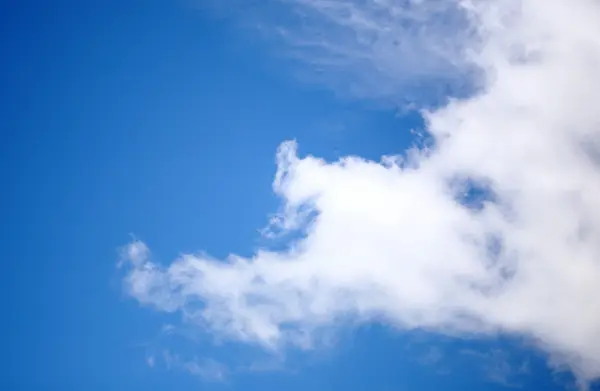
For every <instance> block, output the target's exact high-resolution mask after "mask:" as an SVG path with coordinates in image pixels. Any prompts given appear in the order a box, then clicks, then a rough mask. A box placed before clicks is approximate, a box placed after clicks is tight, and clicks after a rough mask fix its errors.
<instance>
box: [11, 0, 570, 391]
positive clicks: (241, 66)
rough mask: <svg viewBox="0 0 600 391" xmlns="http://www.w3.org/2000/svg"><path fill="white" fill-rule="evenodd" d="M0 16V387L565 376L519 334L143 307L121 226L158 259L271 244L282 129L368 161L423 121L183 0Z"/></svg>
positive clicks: (33, 8) (354, 388) (314, 150)
mask: <svg viewBox="0 0 600 391" xmlns="http://www.w3.org/2000/svg"><path fill="white" fill-rule="evenodd" d="M0 15H1V16H0V18H1V21H0V26H2V27H1V29H2V33H1V34H0V42H1V43H0V45H1V46H0V47H1V49H2V53H3V61H2V62H1V63H0V68H1V69H0V83H1V86H2V88H1V90H2V93H1V94H0V99H1V104H0V107H1V110H2V114H1V115H0V129H1V132H2V140H3V142H2V143H1V148H2V152H1V153H0V156H1V157H0V159H1V164H0V172H1V178H2V187H3V189H4V191H3V192H2V208H1V211H2V238H3V240H2V246H1V248H0V251H1V252H0V256H1V259H2V267H3V269H4V271H3V276H4V277H5V278H4V280H5V282H4V283H3V284H2V290H3V294H2V298H3V301H4V303H3V307H4V309H5V310H4V313H5V316H6V318H5V320H4V321H3V322H2V326H1V330H2V332H1V333H0V335H1V338H2V346H3V347H4V349H3V351H4V361H3V363H2V365H1V367H0V368H1V369H0V388H2V389H6V390H37V389H62V390H81V389H87V390H106V389H112V390H115V391H118V390H137V389H144V390H182V391H183V390H197V389H204V390H248V389H261V390H280V389H288V390H305V389H315V390H341V389H344V390H348V391H360V390H381V391H402V390H417V389H418V390H438V389H444V390H465V389H468V390H482V391H493V390H502V389H509V388H512V387H520V388H521V389H523V390H540V389H546V390H562V389H565V387H566V384H568V383H569V382H570V377H569V375H565V374H560V373H557V372H556V371H555V370H554V369H549V368H548V366H547V364H546V363H547V361H546V357H545V355H544V353H541V352H539V351H538V350H534V349H525V348H523V343H522V341H521V340H520V339H519V338H514V339H513V338H509V337H506V338H504V337H503V338H495V337H488V338H486V339H483V340H482V339H468V338H467V339H465V338H463V337H460V338H450V337H443V336H440V335H438V334H436V333H428V332H424V331H419V332H416V331H413V332H402V331H399V330H397V329H396V328H394V327H391V326H389V327H388V325H386V324H377V323H366V324H360V325H355V326H350V325H348V326H344V327H342V326H339V329H336V330H335V332H334V333H333V334H334V335H335V336H336V338H335V341H334V342H333V343H331V344H328V345H327V346H320V347H317V348H315V349H312V350H309V351H301V350H298V349H294V348H289V349H288V348H286V349H284V351H283V352H279V353H278V355H275V356H273V355H270V354H268V353H265V352H264V351H263V350H262V349H261V348H259V347H256V346H253V345H250V346H248V345H246V344H243V343H240V342H236V341H224V342H219V340H218V339H217V340H214V339H213V337H212V336H211V335H210V333H207V332H205V331H203V330H202V329H198V328H196V327H194V326H192V325H189V324H186V322H184V321H182V320H181V315H180V314H179V313H175V314H173V313H170V314H165V313H161V312H157V311H153V310H152V309H149V308H147V307H144V306H140V305H139V304H138V303H137V302H136V301H135V300H133V299H132V298H130V297H128V295H127V294H126V293H124V291H123V288H122V285H123V284H122V271H121V270H118V269H117V266H116V265H117V261H118V251H117V250H118V248H119V246H121V245H123V244H125V243H127V242H128V241H130V240H131V239H132V235H134V237H135V238H139V239H141V240H143V241H144V242H146V243H150V244H151V247H152V251H153V254H157V255H156V257H157V259H158V261H159V262H164V263H168V261H169V260H171V259H173V258H175V257H177V256H178V255H179V254H181V253H191V252H196V251H205V252H208V253H210V255H211V256H213V257H216V258H223V257H225V256H227V255H228V254H230V253H236V254H241V255H243V256H250V255H251V254H252V253H253V252H254V251H255V250H256V249H257V248H259V247H264V246H266V245H267V243H268V240H267V239H265V238H264V237H261V235H260V233H259V230H260V229H261V228H264V227H265V226H266V225H267V223H268V217H269V214H270V213H273V212H275V211H276V210H277V208H278V205H279V200H278V198H277V197H276V195H274V194H273V192H272V188H271V185H272V180H273V176H274V174H275V171H276V166H275V152H276V150H277V148H278V146H279V144H280V143H281V142H282V141H284V140H289V139H295V140H297V141H298V143H299V154H300V155H306V154H311V155H315V156H320V157H323V158H325V159H326V160H328V161H333V160H335V159H337V158H338V157H340V156H346V155H358V156H361V157H363V158H367V159H375V160H376V159H378V158H379V157H380V156H381V155H389V154H397V153H401V152H402V151H404V150H405V149H406V148H408V147H410V146H411V145H412V143H414V142H415V140H414V139H413V136H412V135H411V133H410V132H409V131H410V130H411V129H413V128H418V127H420V126H422V123H421V119H420V118H419V116H418V115H417V114H411V113H409V114H398V112H397V110H394V109H390V108H389V107H390V105H387V106H386V105H380V104H378V103H374V102H369V101H368V99H352V98H349V97H344V96H340V93H336V91H333V90H332V89H331V88H329V86H327V85H323V84H319V83H308V82H306V81H303V79H302V78H299V77H297V68H296V65H294V64H292V63H291V62H290V61H287V60H285V59H282V58H281V56H280V55H279V54H280V53H279V52H278V51H279V50H280V47H278V46H277V45H274V44H273V43H272V42H271V43H269V42H268V41H267V40H264V39H261V36H260V34H252V33H251V32H248V31H246V30H243V29H241V28H240V27H239V25H236V23H235V20H232V19H234V18H233V17H232V18H228V17H223V16H220V17H218V16H216V15H215V14H214V13H212V12H210V11H208V10H206V9H203V8H202V7H196V6H193V5H192V4H188V3H186V2H177V1H161V0H144V1H139V0H126V1H105V2H77V1H55V2H52V3H45V2H31V1H5V2H2V5H1V11H0ZM342 95H343V94H342ZM434 99H435V97H432V100H434ZM166 325H169V326H166ZM165 327H166V329H165ZM525 346H527V344H526V343H525ZM191 363H196V364H197V366H195V367H194V366H192V365H189V364H191ZM261 366H264V367H265V368H261ZM194 368H196V370H194ZM215 371H216V372H218V373H222V374H223V376H222V377H221V375H218V374H215ZM216 378H217V379H216Z"/></svg>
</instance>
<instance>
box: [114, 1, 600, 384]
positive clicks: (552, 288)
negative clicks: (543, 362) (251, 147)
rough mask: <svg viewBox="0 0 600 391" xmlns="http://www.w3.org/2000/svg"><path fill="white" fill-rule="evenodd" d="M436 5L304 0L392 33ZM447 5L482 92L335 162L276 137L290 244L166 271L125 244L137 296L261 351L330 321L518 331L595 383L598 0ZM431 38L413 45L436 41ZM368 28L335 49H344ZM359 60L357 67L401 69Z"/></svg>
mask: <svg viewBox="0 0 600 391" xmlns="http://www.w3.org/2000/svg"><path fill="white" fill-rule="evenodd" d="M441 3H442V2H438V1H434V0H430V1H426V0H408V1H406V0H403V1H395V0H366V1H363V0H361V1H352V2H347V1H342V0H339V1H337V0H298V1H297V2H296V4H297V5H299V6H301V7H304V8H307V9H311V10H312V11H314V12H313V13H317V14H318V13H322V12H321V11H323V10H327V11H328V12H329V13H330V14H331V15H335V18H333V17H331V18H329V22H330V23H334V24H337V25H339V26H341V28H344V29H350V30H355V31H357V32H359V33H360V32H362V31H366V30H365V29H375V30H377V31H384V30H385V28H384V27H385V26H386V23H389V21H390V17H391V16H390V15H392V16H393V15H402V18H405V19H406V20H408V21H411V22H413V23H420V22H422V21H432V22H435V21H436V20H438V19H437V17H435V15H437V14H436V12H438V11H439V8H438V4H441ZM445 3H451V4H452V6H453V7H454V8H453V10H452V12H453V13H455V12H459V13H461V15H462V19H461V20H463V21H464V23H466V24H467V27H468V31H469V32H470V33H469V34H462V33H461V34H455V35H451V34H447V35H446V36H447V39H446V40H443V39H440V41H439V42H438V44H439V48H441V49H440V50H438V49H436V55H440V56H442V55H443V56H446V55H448V56H449V57H447V59H448V63H452V64H454V65H456V64H459V65H458V66H460V67H464V68H463V69H476V70H477V72H471V71H469V72H467V73H468V74H470V75H472V76H473V77H477V83H478V84H477V85H478V86H479V88H477V89H476V91H475V92H473V93H472V94H471V95H470V96H469V97H468V98H461V99H454V100H451V101H450V102H449V103H448V104H447V105H445V106H443V107H440V108H437V109H435V110H430V111H427V112H423V115H424V117H425V119H426V123H427V131H428V132H429V133H430V134H431V136H432V138H433V140H434V147H432V148H430V149H427V150H419V149H415V150H413V151H411V152H410V153H406V154H403V155H402V156H398V157H391V158H390V157H386V158H385V159H382V161H380V162H376V161H369V160H365V159H362V158H360V157H345V158H342V159H340V160H339V161H337V162H333V163H330V162H326V161H324V160H322V159H319V158H317V157H313V156H307V157H299V156H298V155H297V154H296V145H295V143H294V142H285V143H283V144H282V145H281V147H280V149H279V152H278V153H277V166H278V171H277V175H276V178H275V181H274V191H275V192H276V193H277V194H278V195H279V196H280V197H281V199H282V207H281V211H280V214H279V216H278V219H277V220H276V221H275V223H274V224H277V225H278V227H279V229H284V230H295V232H297V233H298V234H297V235H295V237H297V238H298V239H295V240H294V242H293V243H291V244H290V246H289V248H287V249H285V250H281V251H268V250H264V251H259V252H257V253H256V254H255V255H254V256H253V257H251V258H243V257H237V256H231V257H230V258H228V259H226V260H214V259H209V258H207V257H204V256H194V255H186V256H182V257H180V258H179V259H176V260H175V261H173V262H172V263H171V264H170V265H169V266H168V267H164V266H160V265H158V264H156V263H154V262H153V261H152V257H151V256H150V252H149V250H148V248H147V247H146V245H145V244H144V243H142V242H140V241H134V242H133V243H130V244H129V246H127V247H126V249H125V251H124V253H125V263H126V264H127V275H126V277H125V283H126V289H127V291H128V292H129V294H130V295H131V296H133V297H134V298H136V299H137V300H138V301H139V302H140V303H142V304H145V305H150V306H154V307H155V308H157V309H159V310H163V311H168V312H174V311H181V312H183V313H184V314H185V316H186V318H187V319H188V320H189V321H191V322H196V323H198V324H199V325H201V326H202V327H205V328H207V329H209V330H211V331H214V332H216V333H219V334H220V335H221V336H225V337H228V338H231V339H234V340H238V341H245V342H250V343H258V344H260V345H263V346H265V347H266V348H274V349H276V348H278V347H281V346H285V345H289V344H292V345H293V344H298V345H300V346H306V344H310V343H311V342H314V341H315V339H314V338H315V337H316V336H317V335H319V332H320V331H321V330H324V329H326V328H327V327H328V326H331V325H333V324H334V323H336V322H338V321H339V320H340V319H352V320H353V321H359V322H362V321H364V322H367V321H374V320H376V321H381V322H387V323H389V324H393V325H395V326H397V327H398V328H399V329H412V328H422V329H427V330H431V331H434V332H439V333H444V334H448V333H451V334H452V335H457V336H460V335H461V334H463V333H464V334H466V333H468V334H470V335H472V334H473V333H475V334H481V335H490V334H494V333H508V334H512V335H517V336H523V337H526V338H528V339H530V340H531V341H533V342H534V343H535V344H536V345H537V346H538V347H539V348H540V349H542V350H544V351H545V352H546V353H548V354H549V355H550V356H551V357H552V359H553V362H556V363H559V364H562V365H568V367H569V368H571V369H572V370H573V371H574V372H575V373H576V375H577V376H579V378H580V379H584V380H590V379H593V378H596V377H598V376H600V110H599V109H598V102H600V72H599V71H598V70H599V69H600V23H598V21H600V3H599V2H598V1H596V0H573V1H564V0H521V1H519V0H487V1H478V0H472V1H467V0H465V1H460V2H458V1H456V2H451V1H447V2H445ZM348 4H351V5H348ZM336 10H342V11H343V12H337V11H336ZM333 11H336V13H335V14H333V13H332V12H333ZM444 12H446V11H444ZM307 14H308V15H312V14H311V13H310V12H309V13H307ZM315 17H317V16H315ZM321 17H323V16H322V15H321ZM436 23H439V21H438V22H436ZM461 23H462V22H461ZM438 25H439V24H438ZM381 26H383V27H381ZM426 27H427V26H426V25H423V26H421V27H420V31H422V32H423V33H422V34H425V35H426V34H427V28H426ZM465 28H466V27H465ZM385 31H387V30H385ZM433 31H434V33H433V34H432V35H429V36H427V38H423V39H424V41H422V42H427V41H428V40H429V38H432V37H433V38H442V35H440V34H439V33H438V32H439V31H440V30H439V29H437V28H436V29H433ZM392 33H393V32H390V34H392ZM422 34H419V35H418V36H419V37H423V35H422ZM361 36H362V35H361V34H355V35H354V36H353V37H354V38H352V37H351V36H348V37H346V38H344V40H341V41H338V45H342V44H343V45H345V46H344V48H345V49H346V51H347V52H352V51H353V50H355V49H357V48H360V47H361V45H362V42H358V40H359V39H362V38H361ZM409 37H410V36H409ZM375 38H377V37H375ZM399 39H402V37H399ZM455 48H460V50H458V49H457V50H454V49H455ZM421 49H423V48H418V49H417V50H416V56H417V57H416V58H411V59H410V61H412V62H414V63H418V60H419V58H418V55H419V54H421V53H422V52H424V50H425V49H423V50H421ZM442 49H443V50H442ZM446 49H452V50H446ZM457 55H460V57H461V58H460V59H457V58H455V57H456V56H457ZM390 58H391V57H390ZM428 58H429V57H428ZM369 60H370V62H369V63H364V64H362V66H363V67H364V69H363V71H364V72H365V73H368V72H387V71H388V70H389V69H391V68H390V67H393V66H394V62H393V61H391V62H386V63H381V62H380V59H378V58H376V57H373V58H370V59H369ZM458 60H460V61H458ZM344 61H345V62H351V61H352V58H350V57H347V58H345V60H344ZM344 61H342V62H340V65H339V66H345V65H344V64H345V62H344ZM398 61H399V65H398V66H399V67H402V69H403V70H405V71H406V72H410V69H411V67H410V66H407V65H406V63H403V62H402V61H403V60H402V58H399V59H398ZM353 66H356V64H353ZM440 72H442V71H440ZM392 76H393V73H389V72H388V73H387V74H386V77H392ZM403 77H405V76H403ZM371 87H373V86H371ZM382 88H383V87H382Z"/></svg>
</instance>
